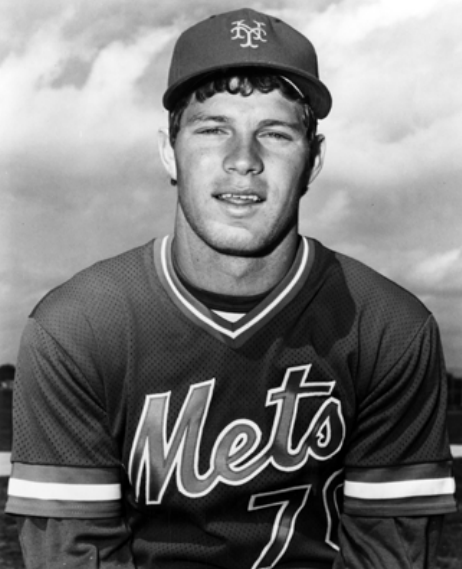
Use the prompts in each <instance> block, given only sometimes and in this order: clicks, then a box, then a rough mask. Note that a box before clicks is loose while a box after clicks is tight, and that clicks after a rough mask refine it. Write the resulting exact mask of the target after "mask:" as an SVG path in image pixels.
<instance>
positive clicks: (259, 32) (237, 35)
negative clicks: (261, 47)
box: [231, 20, 267, 49]
mask: <svg viewBox="0 0 462 569" xmlns="http://www.w3.org/2000/svg"><path fill="white" fill-rule="evenodd" d="M244 22H245V20H237V21H236V22H233V26H234V27H232V28H231V34H234V35H231V39H232V40H237V39H239V40H242V39H244V40H246V41H245V42H244V43H241V44H239V45H240V46H241V47H251V48H253V49H256V48H257V47H258V44H255V43H252V40H254V41H260V42H266V41H267V40H266V39H265V38H264V37H263V36H266V31H265V30H264V29H263V27H262V26H264V25H265V24H264V23H263V22H257V21H256V20H254V23H255V24H256V26H255V27H253V28H252V27H250V26H249V25H247V24H245V23H244Z"/></svg>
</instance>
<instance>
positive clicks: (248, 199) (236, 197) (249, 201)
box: [214, 192, 263, 205]
mask: <svg viewBox="0 0 462 569" xmlns="http://www.w3.org/2000/svg"><path fill="white" fill-rule="evenodd" d="M214 197H215V198H216V199H217V200H219V201H221V202H226V203H230V204H233V205H253V204H257V203H261V202H263V199H262V198H261V197H260V196H258V195H257V194H251V193H249V194H240V193H233V192H226V193H222V194H216V195H215V196H214Z"/></svg>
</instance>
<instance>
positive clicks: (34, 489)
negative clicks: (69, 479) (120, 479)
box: [8, 478, 122, 502]
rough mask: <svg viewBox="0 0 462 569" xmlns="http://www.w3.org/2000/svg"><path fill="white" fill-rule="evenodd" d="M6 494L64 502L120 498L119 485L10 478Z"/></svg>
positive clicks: (102, 500) (100, 500)
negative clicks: (59, 482) (60, 482)
mask: <svg viewBox="0 0 462 569" xmlns="http://www.w3.org/2000/svg"><path fill="white" fill-rule="evenodd" d="M8 494H9V495H10V496H16V497H18V498H33V499H36V500H65V501H66V502H107V501H111V500H120V499H121V497H122V492H121V487H120V484H56V483H47V482H31V481H30V480H20V479H17V478H10V481H9V485H8Z"/></svg>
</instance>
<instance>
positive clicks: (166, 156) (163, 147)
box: [158, 128, 177, 181]
mask: <svg viewBox="0 0 462 569" xmlns="http://www.w3.org/2000/svg"><path fill="white" fill-rule="evenodd" d="M158 143H159V154H160V158H161V160H162V164H163V165H164V168H165V169H166V171H167V174H168V175H169V176H170V179H171V180H175V181H176V178H177V173H176V160H175V151H174V150H173V148H172V145H171V144H170V137H169V133H168V128H161V129H159V133H158Z"/></svg>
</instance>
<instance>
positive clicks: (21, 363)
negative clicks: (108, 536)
mask: <svg viewBox="0 0 462 569" xmlns="http://www.w3.org/2000/svg"><path fill="white" fill-rule="evenodd" d="M43 320H45V322H46V319H42V321H43ZM55 320H56V319H55ZM52 328H53V327H52ZM58 336H60V337H59V338H58ZM97 360H98V358H97V347H96V343H95V341H94V338H93V336H92V331H91V327H90V326H89V324H88V322H87V321H86V319H85V318H84V316H83V315H81V314H79V311H78V310H77V309H76V310H66V311H64V313H63V314H61V315H60V316H59V318H58V319H57V324H56V325H55V326H54V328H53V330H52V332H50V331H48V330H47V329H45V327H44V326H43V325H42V324H40V323H39V322H38V321H37V320H36V319H35V318H34V317H33V318H31V319H30V320H29V322H28V324H27V326H26V329H25V332H24V334H23V338H22V343H21V347H20V352H19V358H18V366H17V377H16V379H15V390H14V403H13V421H14V423H13V433H14V434H13V450H12V462H13V468H12V475H11V477H10V481H9V488H8V501H7V507H6V511H7V513H11V514H19V515H25V516H42V517H56V518H89V519H90V518H102V517H112V516H119V515H120V500H121V481H120V480H121V476H120V468H119V464H120V460H119V457H118V450H117V447H116V444H115V441H114V437H112V436H111V433H110V427H109V425H108V418H107V414H106V410H105V404H104V389H103V387H102V382H101V377H100V372H99V370H98V364H97Z"/></svg>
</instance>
